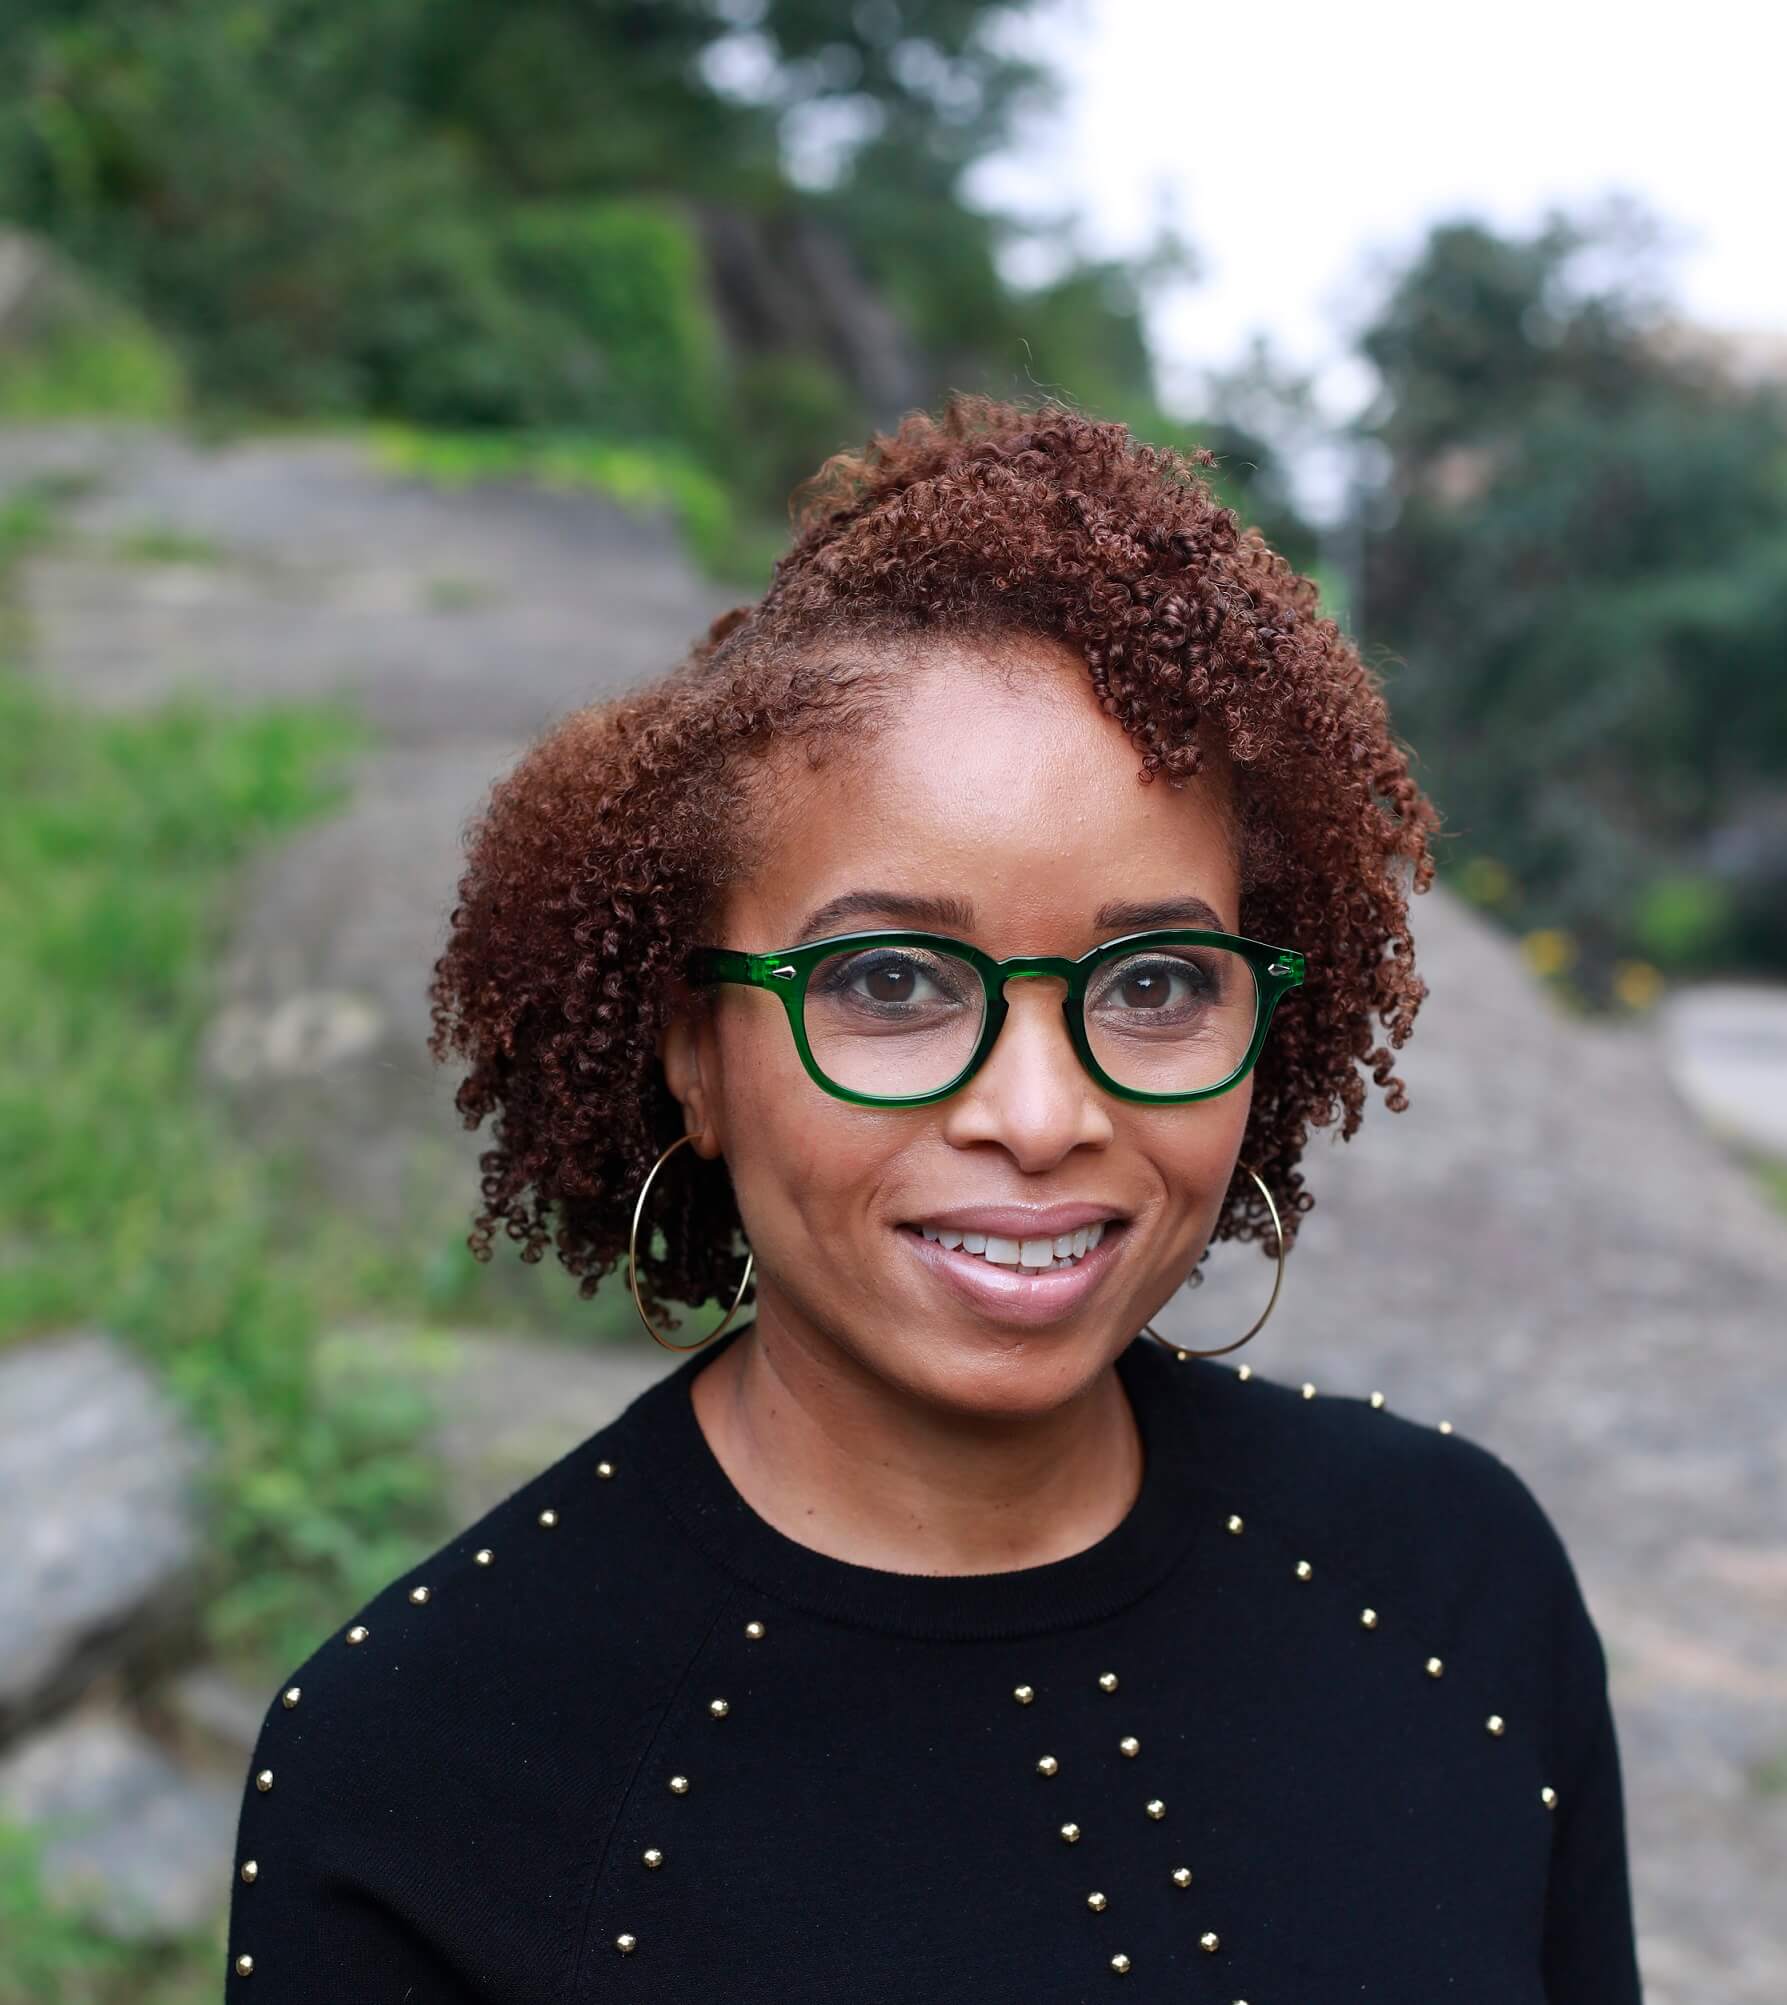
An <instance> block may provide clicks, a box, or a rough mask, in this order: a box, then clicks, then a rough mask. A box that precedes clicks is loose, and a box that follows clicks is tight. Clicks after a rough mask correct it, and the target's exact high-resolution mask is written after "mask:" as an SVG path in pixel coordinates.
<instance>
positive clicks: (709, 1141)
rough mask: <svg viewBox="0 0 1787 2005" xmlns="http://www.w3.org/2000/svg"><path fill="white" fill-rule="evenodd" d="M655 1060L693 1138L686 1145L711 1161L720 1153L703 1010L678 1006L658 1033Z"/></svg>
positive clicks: (713, 1059) (714, 1062) (712, 1056)
mask: <svg viewBox="0 0 1787 2005" xmlns="http://www.w3.org/2000/svg"><path fill="white" fill-rule="evenodd" d="M658 1062H659V1063H660V1064H661V1065H662V1066H663V1068H664V1079H665V1083H666V1084H667V1085H668V1086H669V1088H670V1090H671V1092H672V1093H673V1094H674V1095H675V1096H676V1099H677V1101H678V1102H679V1103H680V1105H681V1107H682V1110H683V1127H684V1129H685V1130H686V1131H687V1132H688V1133H689V1134H691V1135H693V1136H694V1138H695V1139H694V1140H693V1141H692V1142H691V1143H690V1144H689V1146H690V1147H691V1148H692V1149H693V1150H694V1151H695V1153H696V1154H697V1155H698V1156H703V1157H705V1158H706V1159H707V1160H708V1161H709V1162H711V1161H712V1160H713V1159H714V1157H715V1156H717V1155H718V1154H719V1153H720V1137H719V1134H718V1131H717V1129H716V1127H715V1124H714V1119H713V1106H712V1099H711V1096H710V1092H709V1085H708V1082H709V1079H710V1077H711V1076H712V1075H713V1074H714V1073H715V1072H716V1071H717V1067H718V1055H717V1053H716V1052H715V1050H714V1039H713V1025H712V1022H711V1021H710V1019H709V1017H708V1015H707V1012H706V1011H704V1010H700V1009H698V1008H696V1007H694V1006H685V1007H683V1008H680V1009H678V1011H677V1012H676V1014H675V1015H674V1016H673V1017H672V1018H671V1019H670V1021H669V1022H668V1023H667V1024H666V1025H665V1026H664V1028H663V1029H662V1030H661V1031H659V1033H658Z"/></svg>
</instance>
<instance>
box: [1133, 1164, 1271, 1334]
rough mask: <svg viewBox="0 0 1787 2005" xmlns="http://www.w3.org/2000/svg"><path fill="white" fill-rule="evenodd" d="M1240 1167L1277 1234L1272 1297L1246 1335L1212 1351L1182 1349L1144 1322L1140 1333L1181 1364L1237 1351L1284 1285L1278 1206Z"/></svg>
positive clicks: (1262, 1322) (1255, 1173)
mask: <svg viewBox="0 0 1787 2005" xmlns="http://www.w3.org/2000/svg"><path fill="white" fill-rule="evenodd" d="M1241 1167H1242V1168H1243V1169H1246V1170H1247V1174H1248V1175H1249V1176H1250V1177H1252V1178H1253V1180H1254V1182H1255V1183H1256V1184H1259V1187H1260V1196H1261V1197H1263V1198H1264V1199H1265V1200H1266V1209H1267V1210H1268V1211H1269V1212H1270V1213H1271V1214H1272V1230H1273V1231H1274V1232H1276V1233H1277V1234H1278V1272H1277V1274H1276V1275H1274V1276H1273V1280H1272V1299H1271V1301H1269V1302H1268V1303H1267V1304H1266V1308H1265V1313H1264V1314H1263V1315H1262V1316H1261V1317H1260V1319H1259V1321H1258V1322H1257V1323H1255V1324H1254V1326H1253V1328H1252V1329H1251V1330H1249V1331H1248V1333H1247V1336H1245V1337H1237V1338H1236V1339H1235V1341H1234V1342H1233V1343H1232V1344H1219V1345H1218V1346H1217V1348H1216V1349H1215V1350H1213V1351H1188V1350H1185V1349H1182V1348H1181V1347H1180V1346H1179V1345H1178V1344H1169V1343H1168V1342H1167V1340H1166V1338H1165V1337H1163V1336H1162V1335H1161V1334H1160V1332H1159V1331H1158V1330H1157V1329H1156V1328H1155V1327H1154V1325H1153V1324H1152V1323H1144V1324H1143V1325H1142V1330H1141V1333H1142V1335H1143V1336H1145V1337H1152V1338H1153V1339H1154V1341H1155V1342H1156V1343H1157V1344H1159V1345H1160V1347H1161V1348H1162V1350H1168V1351H1171V1352H1172V1353H1173V1355H1174V1357H1176V1358H1177V1359H1178V1360H1179V1362H1180V1363H1181V1364H1183V1363H1184V1362H1185V1360H1186V1359H1187V1358H1219V1357H1223V1356H1225V1355H1226V1354H1227V1353H1228V1352H1230V1351H1238V1350H1239V1349H1240V1348H1241V1346H1242V1345H1243V1344H1244V1343H1246V1342H1247V1340H1248V1338H1249V1337H1252V1336H1253V1335H1255V1334H1256V1332H1258V1331H1259V1330H1260V1329H1262V1328H1263V1327H1264V1325H1265V1321H1266V1317H1267V1316H1269V1315H1271V1313H1272V1311H1273V1308H1274V1307H1275V1306H1276V1304H1277V1302H1278V1291H1279V1289H1280V1288H1282V1287H1283V1286H1284V1225H1283V1223H1282V1221H1281V1220H1280V1218H1279V1216H1278V1207H1277V1205H1275V1204H1274V1203H1273V1202H1272V1193H1271V1192H1270V1191H1269V1190H1268V1189H1267V1188H1266V1186H1265V1185H1264V1183H1262V1182H1261V1181H1260V1175H1259V1172H1258V1171H1257V1170H1253V1169H1248V1168H1247V1165H1246V1164H1245V1163H1243V1164H1242V1165H1241Z"/></svg>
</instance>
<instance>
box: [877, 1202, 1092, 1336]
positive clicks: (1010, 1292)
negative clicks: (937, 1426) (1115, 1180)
mask: <svg viewBox="0 0 1787 2005" xmlns="http://www.w3.org/2000/svg"><path fill="white" fill-rule="evenodd" d="M897 1229H898V1232H899V1236H900V1239H901V1240H902V1242H903V1243H904V1244H905V1245H907V1246H909V1247H910V1248H911V1249H912V1252H913V1255H914V1257H915V1258H917V1259H918V1260H919V1261H921V1262H922V1263H923V1264H924V1266H925V1267H926V1268H928V1269H929V1271H930V1272H931V1273H932V1274H933V1275H935V1276H936V1278H937V1280H938V1281H939V1282H940V1283H941V1284H942V1285H943V1286H944V1287H946V1288H948V1289H949V1290H950V1291H951V1292H952V1293H953V1294H954V1295H955V1296H956V1297H957V1299H958V1300H960V1301H963V1302H966V1303H967V1304H968V1306H969V1307H970V1308H972V1309H973V1310H975V1311H976V1313H977V1314H979V1315H982V1316H984V1317H986V1318H987V1319H988V1320H989V1321H991V1322H999V1323H1020V1324H1039V1323H1053V1322H1058V1321H1059V1320H1060V1319H1061V1318H1062V1317H1063V1316H1067V1315H1070V1314H1071V1313H1072V1312H1073V1311H1074V1310H1075V1309H1077V1308H1078V1307H1079V1306H1080V1304H1081V1303H1082V1302H1083V1301H1084V1300H1085V1299H1086V1297H1087V1296H1088V1295H1089V1294H1090V1293H1091V1292H1092V1290H1093V1289H1094V1288H1096V1287H1097V1286H1098V1284H1099V1282H1100V1280H1101V1279H1102V1278H1103V1277H1104V1275H1105V1274H1106V1273H1108V1272H1109V1270H1110V1268H1111V1267H1112V1265H1113V1264H1114V1263H1115V1261H1116V1259H1117V1249H1118V1248H1119V1247H1120V1246H1121V1245H1122V1243H1123V1237H1124V1230H1125V1228H1124V1226H1123V1224H1122V1223H1121V1222H1118V1221H1115V1220H1113V1221H1112V1222H1111V1223H1110V1224H1109V1225H1107V1226H1106V1227H1105V1229H1104V1234H1103V1237H1102V1238H1101V1239H1100V1240H1099V1242H1098V1244H1097V1245H1096V1246H1088V1247H1087V1249H1086V1251H1085V1252H1084V1253H1082V1254H1081V1255H1080V1257H1079V1258H1078V1259H1077V1260H1076V1261H1074V1263H1073V1264H1072V1265H1071V1266H1069V1267H1048V1268H1041V1269H1035V1270H1032V1269H1027V1268H1022V1267H1001V1266H996V1265H995V1264H994V1263H993V1262H992V1261H990V1260H988V1259H987V1258H986V1257H985V1256H984V1255H982V1254H979V1253H969V1252H967V1251H966V1250H964V1249H963V1248H960V1247H956V1248H950V1247H946V1246H943V1245H941V1244H940V1243H939V1242H938V1241H936V1240H934V1239H926V1238H925V1237H924V1235H923V1233H921V1232H920V1231H919V1230H918V1229H917V1227H915V1226H910V1225H902V1226H900V1227H899V1228H897Z"/></svg>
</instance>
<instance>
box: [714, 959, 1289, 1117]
mask: <svg viewBox="0 0 1787 2005" xmlns="http://www.w3.org/2000/svg"><path fill="white" fill-rule="evenodd" d="M871 946H881V947H925V948H929V949H930V950H931V951H932V952H935V953H944V954H950V955H953V956H954V957H955V958H956V959H957V960H961V961H966V962H967V963H968V965H969V966H970V967H971V968H973V969H974V971H975V973H976V974H977V975H979V977H980V985H981V989H982V991H983V992H984V994H985V997H986V1014H985V1016H984V1018H983V1019H982V1022H981V1027H980V1035H979V1037H978V1039H977V1040H976V1042H975V1046H974V1049H973V1051H972V1052H970V1053H969V1056H968V1060H967V1063H966V1064H965V1065H964V1066H963V1067H962V1069H961V1071H960V1072H958V1073H957V1074H956V1076H955V1077H954V1078H953V1079H952V1080H950V1081H949V1083H948V1084H947V1085H945V1086H938V1087H934V1088H933V1089H932V1090H931V1091H930V1092H929V1093H908V1094H899V1095H893V1096H883V1095H880V1094H874V1093H859V1092H857V1091H856V1090H855V1088H854V1087H849V1086H841V1085H839V1084H838V1082H837V1081H836V1080H835V1079H832V1078H829V1077H828V1076H827V1074H826V1073H825V1071H824V1070H823V1068H822V1067H821V1066H820V1065H819V1063H818V1061H817V1060H816V1059H815V1058H814V1056H813V1052H812V1047H811V1045H810V1044H809V1043H808V1041H807V1030H806V1001H807V984H808V982H809V980H810V979H811V977H812V973H813V970H814V969H815V968H816V967H817V966H818V965H819V964H820V962H822V961H826V960H829V959H830V958H831V957H832V956H833V955H834V954H837V953H841V952H844V951H846V950H851V949H854V950H857V951H861V950H863V949H866V948H868V947H871ZM1168 946H1204V947H1227V948H1229V949H1231V950H1232V951H1233V952H1235V953H1238V954H1239V955H1241V957H1242V958H1243V959H1244V960H1245V961H1246V962H1247V963H1248V965H1249V967H1250V968H1251V969H1252V971H1253V985H1254V1008H1255V1018H1254V1027H1253V1038H1252V1041H1251V1042H1250V1043H1249V1045H1248V1047H1247V1052H1246V1055H1245V1057H1243V1059H1242V1060H1241V1062H1240V1064H1239V1065H1238V1066H1237V1067H1236V1068H1235V1070H1234V1071H1233V1072H1232V1073H1231V1074H1230V1075H1229V1077H1228V1078H1227V1079H1225V1080H1223V1081H1222V1082H1221V1084H1220V1085H1216V1086H1200V1087H1199V1088H1198V1089H1197V1090H1196V1091H1195V1092H1191V1093H1148V1092H1144V1091H1142V1089H1141V1088H1139V1087H1134V1086H1124V1085H1121V1084H1119V1082H1118V1081H1116V1080H1114V1079H1113V1078H1112V1077H1111V1076H1110V1074H1109V1073H1107V1072H1106V1071H1105V1069H1104V1068H1103V1066H1101V1065H1100V1064H1099V1062H1098V1060H1097V1059H1096V1058H1095V1057H1094V1056H1093V1052H1092V1045H1091V1040H1090V1039H1089V1038H1088V1037H1087V1035H1086V1017H1085V1000H1086V985H1087V983H1088V982H1089V981H1090V980H1091V978H1092V976H1093V975H1094V974H1095V973H1096V972H1097V970H1098V969H1099V968H1100V967H1102V966H1103V965H1104V964H1105V962H1107V961H1114V960H1119V959H1121V958H1122V957H1123V956H1124V955H1126V954H1134V953H1138V952H1141V951H1142V950H1143V949H1145V948H1148V947H1168ZM1307 966H1308V964H1307V962H1306V960H1305V958H1304V956H1303V955H1302V954H1300V953H1298V952H1297V950H1296V949H1295V948H1294V947H1273V946H1268V945H1267V944H1266V942H1265V941H1263V940H1251V939H1248V938H1247V937H1246V936H1245V935H1244V934H1240V933H1217V932H1210V931H1207V930H1205V929H1202V928H1196V927H1166V928H1157V929H1155V930H1154V931H1152V932H1146V933H1126V934H1125V935H1123V937H1122V938H1120V939H1116V940H1106V941H1104V942H1103V943H1102V944H1101V945H1099V946H1096V947H1094V948H1092V950H1091V951H1090V952H1089V953H1086V954H1082V955H1081V956H1080V958H1079V959H1078V960H1067V959H1064V958H1063V957H1061V956H1060V955H1057V954H1018V955H1015V956H1014V957H1013V958H1012V959H1010V960H1006V961H996V960H994V959H993V957H992V956H991V955H990V954H984V953H982V952H981V950H980V949H979V948H978V947H976V946H973V945H971V944H970V943H969V942H968V941H966V940H957V939H952V938H951V937H950V936H949V935H948V934H946V933H914V932H906V931H901V930H889V931H876V932H868V933H838V934H834V935H832V936H831V937H830V938H829V939H824V940H811V941H809V942H808V943H807V944H806V945H805V946H802V947H789V948H787V949H785V950H784V951H782V952H780V953H767V954H753V953H749V952H746V951H744V950H743V949H740V948H736V947H694V948H691V949H690V951H689V954H688V956H687V959H686V961H685V964H684V975H685V978H686V979H687V980H688V981H689V982H690V984H691V985H692V986H695V987H706V986H709V985H713V984H719V983H733V984H737V985H739V986H742V987H746V988H759V989H767V990H769V992H770V993H771V994H772V995H774V996H776V997H777V998H778V999H779V1000H780V1002H781V1004H782V1008H783V1010H784V1012H785V1014H786V1015H787V1018H788V1028H789V1029H790V1030H791V1031H792V1032H793V1033H794V1046H795V1049H796V1051H798V1052H799V1054H800V1061H801V1064H802V1065H803V1066H804V1067H805V1068H806V1072H807V1077H808V1078H809V1079H811V1080H812V1082H813V1084H814V1085H815V1086H817V1087H819V1088H820V1090H821V1091H822V1092H825V1093H829V1094H830V1095H831V1096H832V1097H833V1099H836V1100H844V1101H847V1102H849V1103H850V1105H852V1106H856V1107H928V1106H930V1105H931V1104H933V1103H934V1102H935V1101H938V1100H946V1099H948V1098H949V1096H950V1095H951V1094H952V1093H958V1092H960V1091H961V1089H962V1088H963V1087H964V1086H966V1085H967V1083H968V1081H969V1080H970V1079H972V1078H973V1077H974V1075H975V1074H976V1073H977V1072H978V1071H979V1070H980V1068H981V1067H982V1066H983V1065H984V1064H985V1063H986V1061H987V1058H988V1057H989V1056H990V1054H991V1052H992V1049H993V1046H994V1045H995V1044H996V1043H997V1042H998V1038H999V1033H1000V1031H1001V1030H1002V1029H1004V1027H1005V1019H1006V1016H1007V1014H1008V1013H1009V1011H1010V1007H1011V1006H1010V1004H1009V1003H1008V1002H1007V1000H1006V996H1005V984H1006V983H1007V982H1008V981H1011V980H1014V979H1017V980H1024V979H1027V978H1029V977H1032V976H1038V975H1053V976H1056V977H1058V978H1060V979H1061V980H1063V981H1065V982H1066V984H1067V991H1066V993H1065V995H1063V997H1062V998H1061V1013H1062V1015H1063V1016H1064V1017H1065V1018H1066V1019H1067V1034H1068V1037H1069V1040H1070V1041H1071V1042H1072V1044H1073V1048H1074V1052H1075V1055H1076V1056H1077V1057H1078V1059H1079V1061H1080V1064H1081V1065H1082V1066H1083V1067H1084V1068H1085V1070H1086V1073H1087V1075H1088V1076H1089V1077H1090V1078H1091V1080H1092V1081H1093V1083H1094V1084H1095V1085H1097V1086H1101V1087H1103V1088H1104V1090H1105V1091H1106V1092H1107V1093H1110V1094H1113V1095H1114V1096H1115V1097H1116V1098H1117V1099H1119V1100H1129V1101H1136V1102H1140V1103H1142V1104H1144V1105H1147V1106H1174V1107H1179V1106H1187V1105H1189V1104H1191V1103H1192V1102H1194V1101H1198V1100H1213V1099H1215V1098H1216V1097H1217V1095H1218V1094H1221V1093H1228V1092H1231V1091H1233V1089H1234V1088H1235V1087H1237V1086H1239V1085H1240V1083H1241V1081H1242V1080H1243V1079H1245V1078H1246V1077H1247V1075H1248V1074H1249V1073H1250V1072H1251V1071H1252V1070H1253V1068H1254V1065H1255V1063H1256V1062H1257V1061H1258V1059H1259V1055H1260V1053H1261V1051H1262V1050H1263V1049H1264V1048H1265V1043H1266V1033H1267V1032H1268V1031H1269V1030H1270V1029H1271V1027H1272V1017H1273V1014H1274V1012H1275V1011H1276V1010H1277V1008H1278V1005H1279V1003H1280V1002H1281V1001H1282V1000H1283V998H1284V997H1285V996H1286V995H1287V994H1288V993H1289V992H1290V991H1291V990H1292V989H1294V988H1298V987H1301V985H1302V983H1303V980H1304V976H1305V973H1306V970H1307Z"/></svg>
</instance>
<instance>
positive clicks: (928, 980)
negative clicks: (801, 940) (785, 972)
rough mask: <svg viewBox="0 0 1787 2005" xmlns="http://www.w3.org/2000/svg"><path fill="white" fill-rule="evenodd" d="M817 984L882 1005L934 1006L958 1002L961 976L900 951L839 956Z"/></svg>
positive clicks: (821, 973)
mask: <svg viewBox="0 0 1787 2005" xmlns="http://www.w3.org/2000/svg"><path fill="white" fill-rule="evenodd" d="M816 986H817V987H818V989H819V990H820V991H821V993H824V994H830V995H834V996H844V997H849V998H853V999H854V1000H856V1001H858V1002H865V1003H872V1004H874V1005H875V1006H876V1007H877V1008H879V1009H901V1008H914V1007H925V1008H935V1007H938V1006H940V1005H948V1004H952V1003H956V1002H959V1001H960V1000H961V999H962V994H963V985H962V982H961V980H960V978H959V977H956V978H952V975H951V973H950V971H949V970H948V969H946V968H944V967H942V966H940V965H938V964H936V963H935V962H933V961H932V960H931V959H929V958H927V957H924V956H919V955H914V954H900V953H880V954H873V955H856V956H851V957H849V958H844V957H840V958H839V959H838V960H837V961H836V962H828V963H826V964H825V965H824V966H823V967H822V968H821V969H820V970H819V971H818V976H817V979H816Z"/></svg>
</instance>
